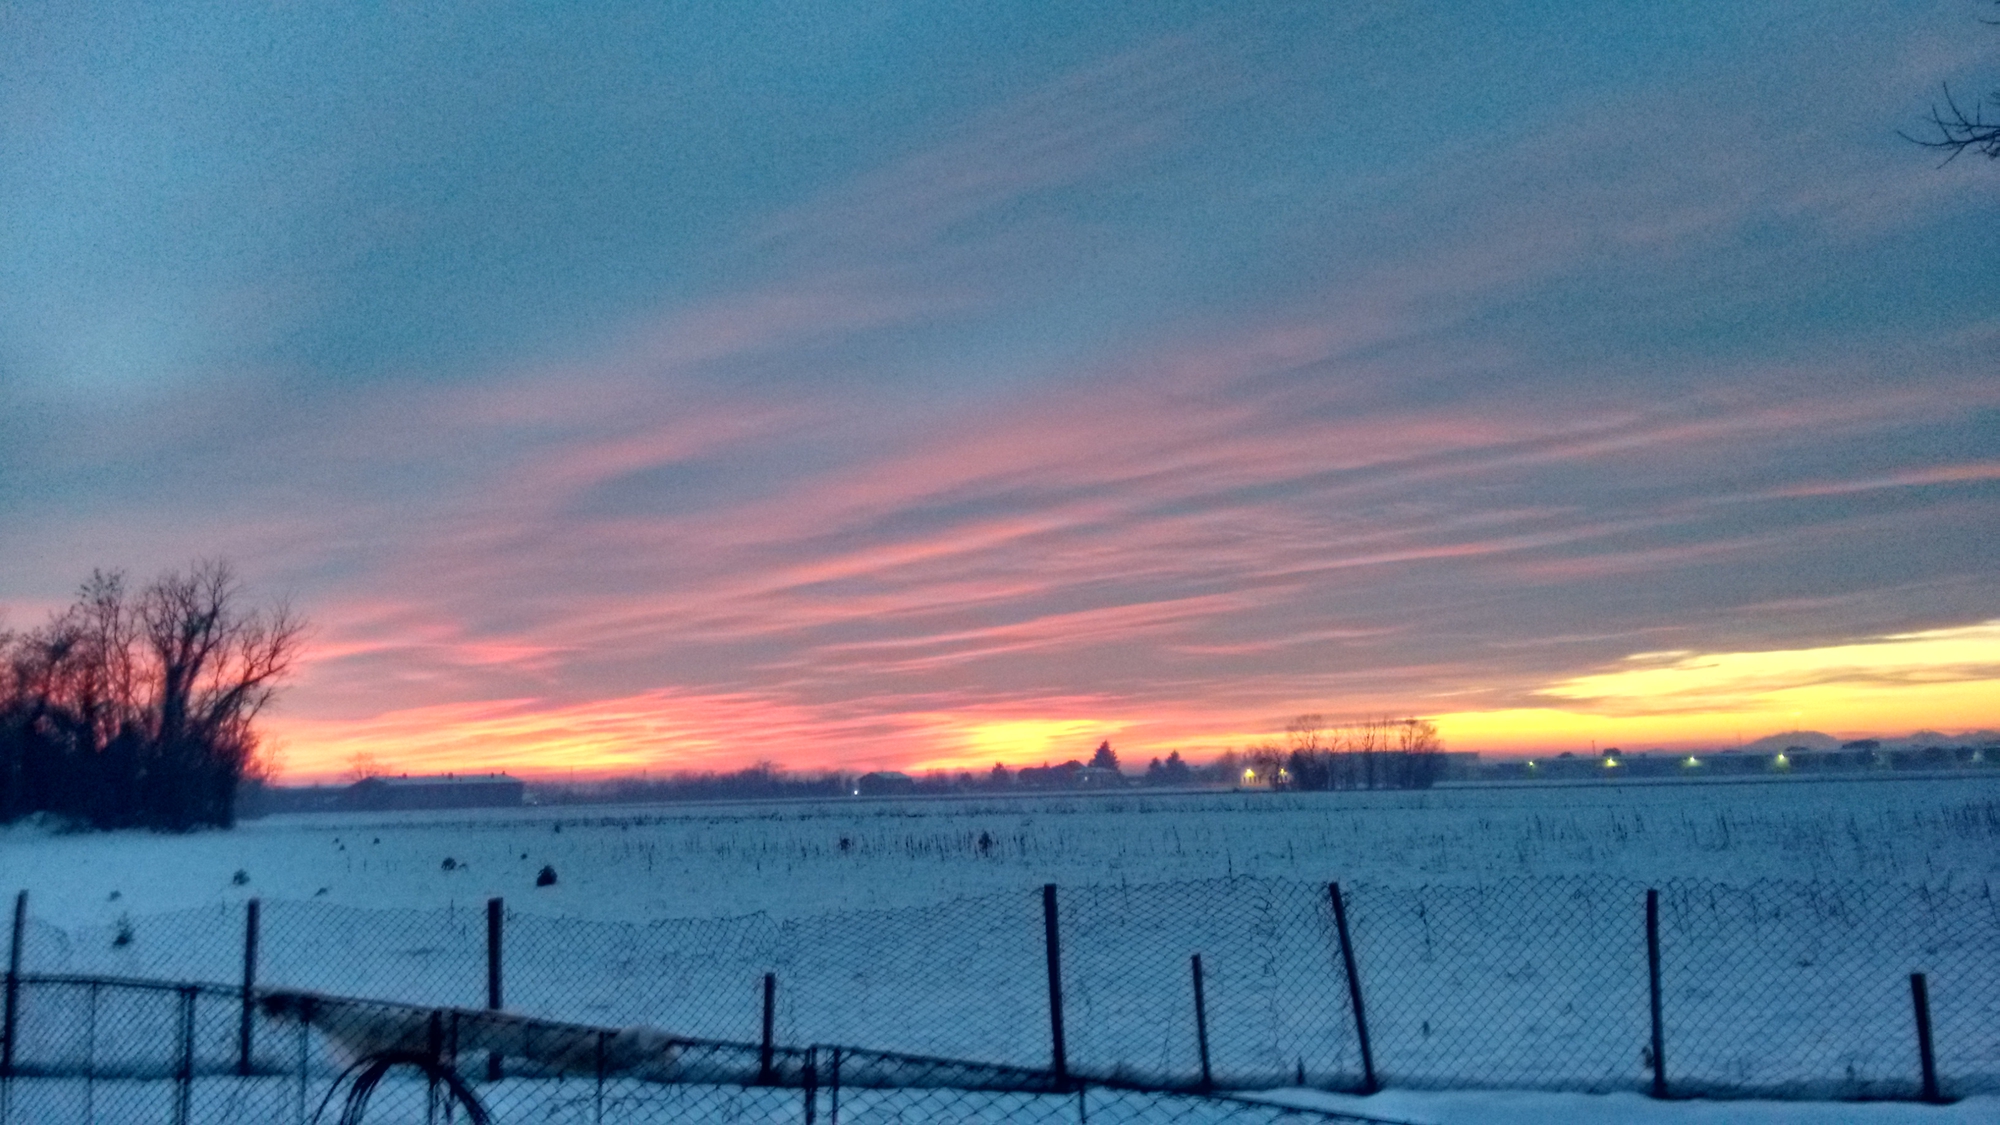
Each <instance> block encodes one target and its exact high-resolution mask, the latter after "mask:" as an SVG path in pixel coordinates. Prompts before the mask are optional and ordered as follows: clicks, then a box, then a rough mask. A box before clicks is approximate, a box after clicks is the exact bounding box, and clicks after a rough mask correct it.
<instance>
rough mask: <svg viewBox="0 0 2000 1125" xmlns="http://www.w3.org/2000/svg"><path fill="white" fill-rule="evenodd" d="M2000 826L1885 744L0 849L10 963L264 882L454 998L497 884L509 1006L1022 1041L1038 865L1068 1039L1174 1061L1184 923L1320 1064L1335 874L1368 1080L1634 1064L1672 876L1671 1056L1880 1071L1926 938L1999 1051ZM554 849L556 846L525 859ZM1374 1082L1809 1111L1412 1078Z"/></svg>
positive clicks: (192, 943)
mask: <svg viewBox="0 0 2000 1125" xmlns="http://www.w3.org/2000/svg"><path fill="white" fill-rule="evenodd" d="M1996 844H2000V782H1996V781H1994V780H1987V779H1970V780H1936V779H1926V780H1903V779H1879V780H1868V781H1853V782H1849V781H1843V782H1800V781H1795V782H1781V783H1771V784H1706V785H1629V786H1619V787H1609V786H1607V787H1595V786H1591V787H1562V788H1558V787H1523V788H1476V789H1475V788H1466V789H1440V790H1435V791H1432V792H1428V793H1421V794H1315V795H1273V794H1267V793H1245V794H1227V793H1213V794H1185V795H1166V794H1129V795H1117V796H1103V797H1092V798H1072V797H1044V798H1022V799H971V800H906V801H863V800H852V801H829V802H809V803H784V804H761V805H760V804H744V805H735V806H718V805H702V806H681V807H644V808H639V807H628V808H608V807H595V808H540V809H524V810H518V811H508V812H467V813H456V814H397V815H383V814H374V815H349V816H339V817H330V816H295V817H283V818H272V819H270V820H266V821H258V822H252V823H248V824H245V825H244V826H243V827H241V828H239V829H238V830H236V831H233V832H226V833H224V832H213V833H199V834H194V835H190V836H184V837H158V836H147V835H140V834H114V835H108V836H86V835H53V834H49V833H47V832H44V831H40V830H36V829H33V828H27V827H17V828H15V829H12V830H10V831H7V832H6V833H4V834H0V872H4V880H5V884H6V885H10V886H13V887H23V888H26V889H28V890H29V891H30V893H31V896H32V898H31V900H32V903H33V910H32V913H33V915H34V916H35V919H36V921H37V923H38V925H37V927H36V928H35V929H34V930H33V932H32V933H31V942H30V950H29V952H30V956H31V964H30V966H29V967H30V969H35V968H43V969H55V968H58V967H61V968H71V969H76V970H87V971H114V972H123V973H130V974H134V975H162V976H194V977H201V978H206V979H220V980H227V979H231V976H232V974H233V972H234V965H235V957H236V955H237V954H236V950H237V948H238V947H237V945H236V943H237V942H238V941H240V927H241V917H242V910H241V906H240V905H239V904H240V902H241V901H242V900H243V899H246V898H249V897H251V896H253V895H254V896H259V897H262V898H263V899H264V900H265V903H266V906H265V911H266V913H265V919H266V921H265V937H264V942H265V946H264V952H263V955H262V960H263V962H264V965H265V970H264V971H265V974H266V979H268V980H273V981H278V982H283V983H289V984H294V985H299V986H306V987H316V988H321V989H325V990H327V991H352V992H358V993H363V994H371V995H378V996H383V997H385V998H386V997H393V998H399V999H407V1000H411V1001H413V1002H419V1003H455V1004H461V1005H476V1004H477V1003H478V1000H479V998H480V997H481V996H482V995H483V993H482V991H481V990H482V989H483V980H484V977H483V968H484V966H483V945H482V943H483V940H484V928H483V917H482V915H481V914H480V907H481V904H482V902H483V900H484V899H485V898H486V897H487V896H489V895H500V896H504V897H505V898H506V900H507V902H508V904H509V907H510V918H509V921H508V958H507V960H508V980H509V985H508V999H509V1003H510V1006H516V1007H520V1008H522V1009H524V1010H529V1011H535V1012H540V1013H543V1014H549V1015H554V1016H559V1017H561V1018H570V1019H578V1020H583V1021H587V1022H593V1023H600V1024H602V1023H610V1024H620V1023H630V1022H654V1023H664V1024H668V1025H671V1026H674V1027H675V1028H676V1029H677V1030H682V1031H689V1032H694V1033H699V1034H710V1035H716V1036H719V1037H729V1038H738V1039H742V1038H749V1037H752V1036H753V1035H754V1027H755V1021H756V1018H757V1012H756V995H757V993H756V987H757V982H758V980H759V978H760V976H761V973H762V972H764V971H766V970H771V971H775V972H777V973H778V974H779V977H780V980H781V982H782V983H781V997H782V999H781V1004H780V1013H781V1014H780V1033H781V1036H782V1037H784V1038H787V1039H790V1040H792V1041H796V1042H809V1041H820V1042H848V1043H857V1044H862V1045H867V1046H875V1047H883V1048H889V1049H904V1050H925V1051H930V1052H932V1053H939V1054H954V1055H959V1056H961V1057H977V1058H987V1059H991V1060H993V1061H1009V1062H1020V1063H1025V1064H1028V1065H1040V1064H1041V1063H1042V1062H1044V1061H1045V1060H1046V1051H1047V1040H1046V1018H1047V1017H1046V1009H1045V995H1046V994H1045V992H1044V991H1043V988H1044V984H1043V982H1042V980H1041V978H1040V973H1041V966H1040V957H1041V953H1042V951H1041V946H1040V928H1039V927H1040V919H1039V914H1038V913H1037V911H1038V909H1039V906H1038V903H1039V896H1038V894H1037V893H1036V890H1037V888H1038V887H1039V885H1040V884H1041V883H1043V882H1050V881H1053V882H1056V883H1059V884H1061V885H1062V886H1063V888H1064V891H1063V895H1064V898H1063V900H1062V901H1063V903H1064V906H1063V910H1064V922H1065V931H1066V950H1065V962H1066V973H1067V976H1066V990H1067V991H1068V993H1069V996H1070V998H1069V1004H1070V1005H1071V1011H1070V1017H1071V1021H1072V1025H1071V1028H1070V1035H1071V1048H1070V1049H1071V1053H1072V1059H1073V1060H1079V1063H1080V1065H1084V1066H1088V1067H1097V1068H1104V1067H1107V1066H1120V1067H1128V1068H1132V1069H1134V1070H1135V1071H1137V1072H1140V1073H1146V1072H1152V1073H1160V1074H1181V1075H1184V1074H1186V1073H1187V1072H1188V1069H1189V1067H1191V1066H1192V1065H1193V1047H1194V1043H1193V1036H1192V1035H1191V1034H1190V1031H1191V1013H1190V1011H1187V1010H1185V1009H1188V1008H1189V1007H1190V1003H1189V1000H1188V999H1187V996H1186V992H1187V962H1186V956H1187V954H1188V953H1191V952H1201V953H1203V954H1204V955H1205V957H1206V959H1207V968H1208V973H1209V989H1210V992H1209V1004H1210V1020H1211V1025H1212V1029H1213V1030H1214V1031H1215V1037H1216V1039H1217V1049H1216V1054H1217V1060H1216V1061H1217V1069H1218V1073H1219V1075H1234V1076H1239V1077H1240V1078H1242V1079H1243V1080H1246V1081H1257V1082H1268V1081H1271V1080H1273V1079H1274V1078H1278V1077H1281V1076H1283V1075H1289V1074H1290V1073H1291V1071H1292V1068H1293V1067H1294V1066H1297V1067H1299V1068H1301V1069H1303V1070H1304V1071H1305V1072H1306V1075H1307V1078H1308V1081H1309V1082H1314V1083H1322V1084H1324V1083H1330V1082H1337V1081H1341V1080H1342V1078H1341V1076H1344V1075H1349V1074H1352V1073H1353V1072H1354V1066H1355V1059H1354V1057H1353V1056H1354V1048H1353V1043H1352V1033H1351V1026H1352V1015H1351V1012H1350V1010H1349V1009H1348V1007H1347V1004H1346V999H1345V993H1344V989H1343V987H1342V982H1341V979H1340V978H1339V976H1338V975H1337V970H1336V969H1335V967H1334V966H1333V964H1332V963H1331V961H1330V959H1329V956H1328V954H1329V948H1328V945H1327V919H1326V917H1325V914H1326V908H1325V903H1324V883H1325V882H1326V881H1328V880H1330V879H1338V880H1339V881H1341V882H1342V884H1343V885H1344V886H1347V887H1349V888H1350V893H1351V894H1352V896H1353V897H1352V899H1351V900H1350V908H1351V911H1352V913H1353V914H1354V915H1355V918H1354V921H1355V926H1356V943H1357V947H1358V949H1359V950H1360V952H1361V955H1362V958H1361V959H1362V973H1363V976H1364V978H1365V979H1366V980H1367V982H1368V985H1369V988H1370V996H1371V999H1370V1006H1371V1018H1372V1020H1373V1022H1374V1025H1375V1032H1376V1036H1377V1049H1376V1053H1377V1058H1378V1067H1379V1068H1380V1069H1381V1070H1382V1072H1383V1073H1384V1075H1385V1076H1386V1077H1387V1078H1388V1079H1389V1081H1390V1083H1391V1085H1392V1087H1394V1086H1396V1085H1398V1084H1401V1085H1403V1086H1405V1087H1407V1086H1408V1085H1411V1084H1424V1085H1433V1086H1435V1085H1444V1086H1452V1085H1467V1084H1476V1083H1473V1082H1472V1079H1471V1078H1469V1077H1468V1076H1477V1075H1482V1074H1491V1075H1493V1081H1492V1083H1491V1084H1492V1085H1495V1086H1503V1087H1504V1086H1516V1087H1520V1086H1530V1087H1532V1086H1543V1087H1550V1088H1568V1089H1625V1090H1631V1089H1635V1088H1637V1087H1638V1085H1639V1084H1640V1083H1641V1081H1642V1079H1643V1073H1644V1070H1643V1064H1642V1059H1641V1049H1642V1048H1643V1045H1644V1042H1645V1035H1646V1031H1645V1007H1644V1004H1645V1000H1644V997H1645V984H1644V976H1643V969H1644V953H1643V949H1644V946H1643V929H1642V926H1641V919H1642V913H1641V906H1642V903H1643V893H1644V887H1646V886H1648V885H1652V886H1660V887H1661V888H1662V889H1663V890H1665V891H1666V892H1667V893H1666V895H1665V897H1664V900H1663V901H1664V903H1665V907H1666V909H1665V913H1666V915H1667V917H1668V923H1667V926H1666V927H1665V928H1666V935H1665V937H1666V945H1667V950H1666V964H1667V971H1666V976H1667V980H1666V988H1667V991H1666V996H1667V1000H1668V1005H1667V1006H1668V1013H1669V1015H1668V1031H1669V1042H1670V1044H1671V1046H1670V1049H1669V1052H1668V1059H1669V1064H1670V1070H1676V1072H1677V1073H1681V1074H1695V1073H1699V1074H1701V1075H1703V1076H1704V1077H1705V1079H1706V1080H1707V1081H1708V1082H1710V1083H1711V1085H1714V1086H1716V1087H1717V1088H1721V1087H1726V1086H1729V1085H1730V1084H1731V1083H1736V1084H1738V1085H1739V1086H1741V1087H1742V1088H1744V1089H1757V1088H1789V1089H1792V1090H1794V1091H1796V1092H1807V1093H1810V1092H1814V1091H1816V1090H1817V1091H1831V1092H1842V1091H1845V1092H1848V1093H1853V1092H1857V1091H1858V1092H1864V1093H1866V1092H1871V1091H1872V1092H1876V1093H1895V1092H1897V1091H1898V1090H1900V1089H1901V1087H1902V1086H1906V1085H1908V1083H1909V1081H1910V1077H1911V1074H1912V1073H1913V1068H1914V1062H1913V1060H1914V1054H1913V1048H1912V1047H1910V1046H1909V1045H1908V1044H1907V1043H1906V1042H1905V1041H1906V1040H1908V1038H1909V1035H1908V1030H1907V1025H1908V1022H1909V1015H1908V1007H1907V996H1908V994H1907V989H1906V977H1905V974H1907V973H1908V972H1909V971H1911V970H1913V969H1922V970H1925V971H1929V972H1932V973H1933V974H1934V981H1935V982H1936V983H1934V985H1933V988H1934V990H1935V991H1936V992H1937V993H1938V997H1939V998H1938V1000H1936V1001H1934V1003H1937V1004H1938V1005H1939V1019H1940V1026H1941V1032H1940V1034H1941V1042H1940V1057H1941V1062H1942V1063H1943V1064H1944V1067H1945V1070H1946V1074H1947V1079H1948V1084H1947V1085H1948V1089H1949V1080H1950V1078H1951V1077H1952V1076H1955V1075H1963V1074H1967V1073H1972V1072H1975V1071H1977V1072H1980V1073H1983V1074H1984V1075H1986V1076H1987V1077H1986V1078H1985V1079H1983V1080H1982V1081H1983V1082H1985V1083H1987V1084H1990V1082H1991V1080H1992V1078H1993V1076H1996V1075H2000V1033H1994V1032H1993V1031H1992V1029H1994V1028H1996V1027H2000V988H1996V981H2000V913H1996V912H1995V908H1994V906H1993V898H1992V895H1991V893H1990V891H1989V890H1988V887H1989V884H1990V883H1991V882H1993V881H1994V879H1993V877H1994V876H1995V875H1996V874H2000V847H1996V846H1995V845H1996ZM447 861H449V863H447ZM545 864H546V865H550V866H553V867H554V868H555V869H556V871H557V872H558V874H559V877H560V878H559V882H558V883H557V884H556V885H555V886H553V887H547V888H536V887H535V886H534V876H535V873H536V872H537V871H538V870H539V869H540V868H541V867H542V866H543V865H545ZM239 871H240V872H242V881H241V882H238V881H237V872H239ZM1732 888H1740V889H1732ZM356 908H360V909H356ZM121 932H122V933H125V934H126V935H128V936H129V937H130V940H129V941H126V942H123V943H120V942H119V941H118V940H117V938H118V935H119V934H120V933H121ZM1884 935H1888V937H1889V940H1884ZM58 962H60V964H58ZM1905 1055H1909V1056H1910V1058H1909V1059H1905V1058H1904V1056H1905ZM1676 1064H1678V1068H1677V1069H1676ZM1300 1093H1301V1094H1305V1093H1306V1092H1303V1091H1302V1092H1300ZM1310 1096H1313V1097H1325V1098H1333V1099H1334V1100H1336V1101H1338V1100H1339V1099H1338V1098H1337V1096H1335V1095H1319V1094H1312V1095H1310ZM1564 1098H1567V1099H1568V1100H1564ZM1522 1099H1526V1100H1522ZM1537 1099H1540V1100H1537ZM1346 1104H1349V1105H1350V1106H1351V1107H1352V1108H1361V1106H1360V1105H1359V1104H1356V1103H1346ZM1559 1104H1560V1105H1563V1106H1567V1107H1568V1108H1564V1109H1559V1110H1558V1109H1555V1108H1554V1107H1556V1106H1558V1105H1559ZM1617 1106H1625V1107H1626V1109H1624V1110H1620V1109H1616V1107H1617ZM1510 1107H1511V1108H1510ZM1537 1107H1539V1109H1538V1108H1537ZM1968 1107H1970V1109H1971V1110H1979V1111H1980V1112H1982V1113H1983V1114H1984V1116H1972V1117H1968V1116H1964V1114H1965V1113H1966V1112H1969V1111H1970V1110H1969V1109H1968ZM1981 1107H1983V1109H1982V1108H1981ZM1824 1108H1825V1107H1821V1109H1824ZM1366 1109H1367V1111H1369V1112H1375V1113H1379V1114H1383V1115H1387V1116H1392V1117H1403V1118H1407V1119H1411V1120H1423V1121H1457V1120H1481V1119H1508V1118H1510V1117H1522V1118H1524V1117H1525V1116H1526V1115H1527V1114H1529V1113H1530V1112H1539V1113H1541V1114H1542V1115H1543V1116H1547V1115H1548V1114H1549V1113H1551V1112H1553V1113H1556V1115H1557V1116H1560V1117H1566V1118H1573V1119H1579V1120H1583V1119H1589V1118H1590V1117H1591V1116H1592V1115H1596V1114H1600V1111H1602V1115H1601V1116H1599V1118H1598V1119H1603V1120H1618V1119H1624V1118H1625V1117H1627V1116H1631V1117H1633V1118H1635V1119H1636V1118H1639V1117H1649V1116H1654V1115H1662V1114H1664V1115H1665V1116H1659V1119H1660V1120H1663V1121H1665V1120H1673V1121H1683V1120H1700V1119H1702V1118H1703V1117H1704V1116H1708V1117H1710V1118H1711V1119H1718V1120H1723V1119H1726V1120H1803V1119H1805V1118H1804V1117H1801V1116H1800V1115H1799V1114H1798V1112H1797V1111H1796V1107H1784V1106H1771V1107H1761V1108H1760V1107H1757V1106H1752V1105H1750V1104H1747V1103H1730V1104H1729V1106H1728V1107H1726V1108H1725V1109H1723V1110H1722V1111H1721V1112H1720V1116H1717V1115H1716V1114H1715V1113H1711V1112H1710V1111H1711V1110H1715V1109H1716V1107H1714V1106H1702V1105H1699V1104H1697V1105H1676V1106H1660V1105H1655V1104H1653V1103H1650V1102H1644V1101H1639V1100H1637V1099H1634V1098H1630V1097H1627V1096H1624V1095H1612V1096H1608V1097H1595V1098H1593V1097H1584V1096H1580V1095H1579V1096H1563V1097H1555V1098H1552V1097H1551V1096H1550V1095H1546V1094H1533V1093H1527V1092H1521V1093H1513V1094H1505V1095H1491V1096H1489V1095H1479V1094H1469V1093H1451V1092H1422V1091H1413V1090H1408V1089H1404V1090H1392V1092H1391V1093H1390V1094H1387V1095H1383V1096H1382V1097H1378V1098H1376V1099H1370V1100H1369V1101H1368V1102H1367V1103H1366ZM1626 1110H1629V1113H1627V1112H1626ZM1767 1110H1768V1114H1769V1115H1768V1116H1766V1115H1765V1114H1766V1111H1767ZM1994 1110H1995V1106H1994V1104H1993V1102H1992V1099H1990V1098H1982V1099H1974V1100H1973V1101H1971V1102H1967V1103H1964V1104H1962V1105H1961V1106H1959V1107H1957V1108H1955V1109H1952V1110H1949V1111H1938V1110H1933V1109H1928V1108H1920V1107H1909V1106H1903V1107H1879V1106H1878V1107H1850V1108H1849V1109H1843V1110H1841V1111H1840V1112H1841V1113H1842V1114H1843V1115H1848V1119H1852V1120H1881V1121H1904V1120H1937V1119H1953V1120H1975V1119H1979V1120H1992V1119H1995V1116H1996V1115H1995V1113H1994ZM1941 1113H1942V1114H1944V1115H1945V1116H1944V1117H1940V1116H1939V1115H1940V1114H1941ZM1496 1115H1497V1116H1496ZM1813 1119H1815V1120H1821V1119H1826V1118H1825V1117H1822V1116H1814V1117H1813Z"/></svg>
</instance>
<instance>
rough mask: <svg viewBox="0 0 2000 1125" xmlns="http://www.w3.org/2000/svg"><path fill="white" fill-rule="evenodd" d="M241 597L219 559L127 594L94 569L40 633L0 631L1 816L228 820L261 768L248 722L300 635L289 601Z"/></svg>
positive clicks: (176, 822)
mask: <svg viewBox="0 0 2000 1125" xmlns="http://www.w3.org/2000/svg"><path fill="white" fill-rule="evenodd" d="M243 601H244V598H243V593H242V590H241V587H240V586H239V584H238V583H237V581H236V577H235V574H234V572H233V571H232V570H231V569H230V567H229V565H228V564H227V563H223V562H203V563H198V564H196V565H195V566H193V567H192V568H190V569H189V570H188V571H186V572H185V573H183V572H180V571H170V572H168V573H167V574H164V575H162V576H161V577H160V578H158V579H156V580H155V581H154V582H153V583H151V584H150V585H148V586H147V587H146V588H145V589H144V590H142V591H140V592H139V593H138V594H137V595H136V596H135V595H132V594H130V593H129V592H128V590H127V587H126V583H125V577H124V575H123V574H122V573H119V572H116V571H113V572H108V573H107V572H104V571H96V572H93V573H92V574H91V576H90V578H89V579H88V580H87V581H86V582H84V584H83V586H82V588H81V589H80V590H79V592H78V595H77V600H76V601H75V602H74V603H73V604H72V605H71V606H70V607H69V608H68V609H66V610H64V611H63V612H61V613H58V614H56V615H55V616H54V617H52V618H51V619H50V620H49V622H48V623H47V624H46V625H44V626H43V627H42V628H40V629H35V630H31V631H29V632H27V633H24V634H18V635H4V636H0V819H12V818H14V817H18V816H21V815H23V814H26V813H31V812H51V813H56V814H58V815H61V816H65V817H69V818H72V819H75V820H78V821H82V822H85V823H89V824H93V825H98V826H101V827H118V826H126V825H145V826H150V827H157V828H171V829H185V828H191V827H194V826H195V825H198V824H229V823H231V822H232V821H233V819H234V817H235V802H236V793H237V788H238V786H239V785H240V784H241V782H242V781H243V778H244V777H245V775H246V772H249V771H253V770H254V769H255V767H256V765H257V760H258V757H257V748H258V747H257V736H256V732H255V730H254V728H253V723H254V721H255V720H256V718H257V716H258V714H259V713H261V712H262V711H263V709H264V708H265V707H266V706H268V705H269V704H270V702H271V700H272V698H273V697H274V696H275V694H276V692H277V690H278V687H279V685H280V684H281V683H282V682H283V681H284V679H285V677H286V676H287V675H288V674H289V673H290V672H291V669H292V666H293V664H294V662H295V660H296V658H297V655H298V651H299V646H300V644H301V642H302V641H303V638H304V635H305V625H304V623H303V622H302V621H300V620H299V619H298V618H297V617H295V616H293V615H292V613H291V611H290V610H289V609H288V608H286V607H285V606H284V605H282V604H280V605H275V606H271V607H267V608H247V607H245V606H244V604H243Z"/></svg>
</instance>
